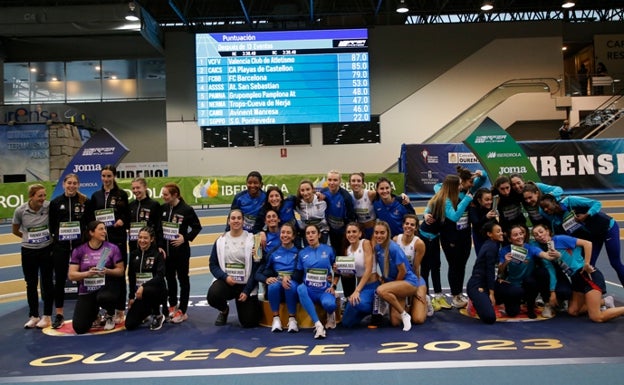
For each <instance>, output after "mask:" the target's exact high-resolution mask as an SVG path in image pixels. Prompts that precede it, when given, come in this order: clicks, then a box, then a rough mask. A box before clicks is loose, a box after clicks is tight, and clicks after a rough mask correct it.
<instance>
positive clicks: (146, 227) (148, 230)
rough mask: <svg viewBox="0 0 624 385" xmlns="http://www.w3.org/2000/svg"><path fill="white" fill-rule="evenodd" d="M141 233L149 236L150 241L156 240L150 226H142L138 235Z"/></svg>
mask: <svg viewBox="0 0 624 385" xmlns="http://www.w3.org/2000/svg"><path fill="white" fill-rule="evenodd" d="M141 231H145V232H146V233H148V234H149V235H150V238H152V239H155V238H156V232H155V231H154V229H153V228H152V226H143V227H141V230H139V233H140V232H141Z"/></svg>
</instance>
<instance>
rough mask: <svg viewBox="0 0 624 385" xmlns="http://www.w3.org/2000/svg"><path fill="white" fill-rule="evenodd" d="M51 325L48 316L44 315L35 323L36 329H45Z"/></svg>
mask: <svg viewBox="0 0 624 385" xmlns="http://www.w3.org/2000/svg"><path fill="white" fill-rule="evenodd" d="M51 324H52V320H51V319H50V316H49V315H44V316H43V317H41V320H40V321H39V322H37V329H45V328H47V327H49V326H50V325H51Z"/></svg>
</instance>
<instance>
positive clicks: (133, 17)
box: [126, 1, 139, 21]
mask: <svg viewBox="0 0 624 385" xmlns="http://www.w3.org/2000/svg"><path fill="white" fill-rule="evenodd" d="M126 20H128V21H139V16H138V15H137V12H136V4H135V3H134V1H131V2H129V3H128V14H127V15H126Z"/></svg>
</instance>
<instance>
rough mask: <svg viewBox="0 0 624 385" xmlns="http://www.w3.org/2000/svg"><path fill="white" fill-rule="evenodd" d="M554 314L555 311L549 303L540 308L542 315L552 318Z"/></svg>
mask: <svg viewBox="0 0 624 385" xmlns="http://www.w3.org/2000/svg"><path fill="white" fill-rule="evenodd" d="M554 316H555V312H554V311H553V308H552V307H551V306H550V305H549V304H546V305H544V308H543V309H542V317H544V318H552V317H554Z"/></svg>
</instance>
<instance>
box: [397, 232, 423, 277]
mask: <svg viewBox="0 0 624 385" xmlns="http://www.w3.org/2000/svg"><path fill="white" fill-rule="evenodd" d="M403 235H404V234H399V235H397V240H396V243H397V244H398V245H399V247H400V248H401V250H403V253H404V254H405V258H407V260H408V262H409V263H410V267H411V268H412V270H413V271H414V272H415V271H416V270H415V269H414V258H415V257H416V241H418V240H419V239H420V238H418V237H417V236H416V235H414V238H412V241H411V242H410V243H408V244H407V245H404V244H403Z"/></svg>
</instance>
